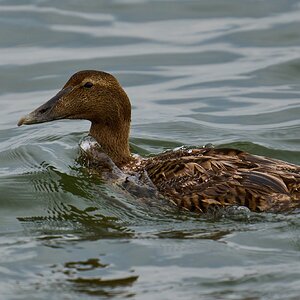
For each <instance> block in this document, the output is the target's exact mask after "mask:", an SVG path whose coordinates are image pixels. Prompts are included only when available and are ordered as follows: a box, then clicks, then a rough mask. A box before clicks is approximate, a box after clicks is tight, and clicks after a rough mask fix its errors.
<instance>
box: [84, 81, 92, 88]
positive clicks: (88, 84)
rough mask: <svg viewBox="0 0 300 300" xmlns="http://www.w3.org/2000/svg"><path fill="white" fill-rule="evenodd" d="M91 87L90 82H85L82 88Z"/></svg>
mask: <svg viewBox="0 0 300 300" xmlns="http://www.w3.org/2000/svg"><path fill="white" fill-rule="evenodd" d="M92 86H93V84H92V83H91V82H86V83H85V84H84V87H85V88H88V89H89V88H91V87H92Z"/></svg>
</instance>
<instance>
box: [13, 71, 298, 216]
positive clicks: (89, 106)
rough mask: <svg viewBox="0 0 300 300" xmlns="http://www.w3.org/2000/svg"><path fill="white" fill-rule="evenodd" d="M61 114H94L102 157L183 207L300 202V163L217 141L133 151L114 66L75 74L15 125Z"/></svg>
mask: <svg viewBox="0 0 300 300" xmlns="http://www.w3.org/2000/svg"><path fill="white" fill-rule="evenodd" d="M60 119H84V120H89V121H90V122H91V127H90V131H89V135H90V136H91V137H92V138H93V139H94V140H95V141H96V142H97V144H98V146H99V147H100V148H101V153H103V155H104V156H102V158H103V157H105V159H106V161H108V162H109V164H110V165H113V166H115V168H116V169H118V170H119V171H120V172H123V173H124V174H129V175H128V176H131V175H133V174H134V175H136V176H139V177H137V178H139V180H138V181H137V182H142V183H143V184H146V185H149V186H151V187H154V188H155V189H156V190H157V192H158V193H159V195H161V196H163V197H164V199H166V201H169V202H170V203H172V204H175V205H176V206H178V207H179V208H182V209H184V210H189V211H194V212H200V213H202V212H206V211H207V210H208V209H209V208H210V207H228V206H232V205H234V206H235V205H241V206H246V207H248V208H249V209H250V210H252V211H255V212H263V211H268V212H280V211H287V210H290V209H293V208H295V207H299V206H300V166H297V165H294V164H291V163H287V162H284V161H280V160H277V159H272V158H266V157H262V156H257V155H252V154H249V153H247V152H244V151H240V150H236V149H229V148H220V149H218V148H212V147H204V148H195V149H188V148H181V149H177V150H173V151H167V152H164V153H162V154H159V155H156V156H152V157H146V158H138V157H137V156H134V155H132V154H131V152H130V147H129V131H130V122H131V104H130V100H129V98H128V96H127V94H126V92H125V91H124V89H123V88H122V87H121V85H120V84H119V82H118V81H117V79H116V78H115V77H114V76H113V75H111V74H109V73H106V72H102V71H94V70H86V71H80V72H77V73H75V74H74V75H72V76H71V78H70V79H69V80H68V81H67V83H66V84H65V85H64V86H63V88H62V89H61V90H60V91H59V92H58V93H57V94H56V95H55V96H54V97H53V98H52V99H50V100H49V101H48V102H46V103H45V104H43V105H42V106H40V107H38V108H37V109H35V110H34V111H32V112H31V113H29V114H28V115H26V116H24V117H22V118H21V119H20V121H19V122H18V125H19V126H20V125H23V124H26V125H29V124H37V123H43V122H49V121H54V120H60ZM91 153H93V152H91ZM95 153H96V152H95ZM97 157H98V158H99V159H100V160H101V155H98V154H95V158H96V159H97ZM126 178H127V177H126Z"/></svg>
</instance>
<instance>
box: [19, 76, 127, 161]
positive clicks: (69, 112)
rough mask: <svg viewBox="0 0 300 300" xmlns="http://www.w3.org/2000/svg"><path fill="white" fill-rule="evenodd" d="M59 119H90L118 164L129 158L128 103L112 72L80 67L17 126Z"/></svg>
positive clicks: (93, 133) (93, 130)
mask: <svg viewBox="0 0 300 300" xmlns="http://www.w3.org/2000/svg"><path fill="white" fill-rule="evenodd" d="M61 119H84V120H89V121H91V123H92V124H91V128H90V135H91V136H92V137H93V138H95V139H96V141H97V142H98V143H99V144H100V145H101V147H102V149H103V151H104V152H106V153H107V154H108V155H109V156H110V157H111V158H112V160H114V162H115V163H116V164H118V165H121V164H124V163H127V162H128V161H129V160H130V157H131V156H130V151H129V142H128V138H129V130H130V120H131V105H130V101H129V98H128V96H127V95H126V93H125V91H124V90H123V88H122V87H121V85H120V84H119V82H118V81H117V79H116V78H115V77H114V76H112V75H111V74H108V73H105V72H101V71H93V70H88V71H80V72H77V73H75V74H74V75H73V76H71V78H70V79H69V80H68V81H67V83H66V84H65V85H64V87H63V88H62V89H61V90H60V91H59V92H58V93H57V94H56V95H55V96H54V97H53V98H51V99H50V100H49V101H47V102H46V103H44V104H43V105H41V106H40V107H38V108H37V109H35V110H34V111H32V112H31V113H29V114H28V115H26V116H24V117H22V118H21V119H20V120H19V122H18V126H21V125H31V124H38V123H44V122H50V121H54V120H61Z"/></svg>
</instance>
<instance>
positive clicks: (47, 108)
mask: <svg viewBox="0 0 300 300" xmlns="http://www.w3.org/2000/svg"><path fill="white" fill-rule="evenodd" d="M47 110H49V107H46V108H42V109H40V110H39V113H41V114H43V113H45V112H46V111H47Z"/></svg>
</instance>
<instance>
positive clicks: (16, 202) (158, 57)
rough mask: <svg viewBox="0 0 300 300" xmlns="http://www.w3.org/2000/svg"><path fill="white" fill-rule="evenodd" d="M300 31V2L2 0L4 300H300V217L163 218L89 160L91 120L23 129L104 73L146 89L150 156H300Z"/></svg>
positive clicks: (142, 115)
mask: <svg viewBox="0 0 300 300" xmlns="http://www.w3.org/2000/svg"><path fill="white" fill-rule="evenodd" d="M299 29H300V1H279V0H265V1H258V0H257V1H254V0H249V1H241V0H226V1H223V0H209V1H208V0H205V1H181V0H178V1H175V0H169V1H167V0H166V1H147V0H144V1H143V0H127V1H122V0H114V1H108V0H107V1H105V0H103V1H97V0H87V1H78V0H73V1H49V0H35V1H34V0H23V1H21V0H20V1H16V0H9V1H8V0H7V1H0V105H1V118H0V175H1V179H0V299H95V298H97V299H99V298H110V297H119V298H120V299H124V298H126V297H131V298H132V299H143V300H144V299H146V300H147V299H174V300H176V299H299V295H300V220H299V217H300V214H299V213H297V212H295V213H293V214H290V215H273V214H250V215H241V216H228V217H219V218H217V219H214V218H204V217H199V216H193V215H184V214H177V213H176V212H174V213H164V212H161V213H154V212H153V211H151V209H147V208H144V207H141V206H139V204H138V203H137V202H136V201H135V200H134V199H132V197H130V195H125V194H124V193H123V192H122V191H121V190H118V189H117V188H113V187H111V186H109V185H108V184H106V183H105V182H103V181H102V180H100V179H99V178H97V177H95V176H91V175H89V173H88V172H87V170H86V169H85V168H84V166H83V165H81V164H80V162H79V161H78V156H79V148H78V142H79V140H80V139H81V138H82V137H84V136H85V135H86V133H87V130H88V128H89V123H88V122H85V121H60V122H54V123H49V124H41V125H39V126H30V127H21V128H17V127H16V123H17V121H18V119H19V118H20V116H22V115H23V114H25V113H27V112H29V111H31V110H32V109H33V108H35V107H37V106H38V105H40V104H42V103H43V102H45V101H46V100H47V99H49V98H50V97H51V96H52V95H54V94H55V93H56V92H57V91H58V89H59V88H60V87H61V86H62V85H63V84H64V83H65V81H66V80H67V79H68V77H69V76H70V75H71V74H72V73H74V72H75V71H78V70H81V69H98V70H105V71H108V72H112V73H113V74H114V75H116V76H117V78H118V79H119V80H120V82H121V83H122V85H123V86H124V87H125V89H126V91H127V93H128V94H129V96H130V98H131V101H132V104H133V117H132V119H133V124H132V132H131V142H132V146H133V148H134V149H135V151H136V152H138V153H140V154H147V153H158V152H161V151H163V150H165V149H169V148H174V147H177V146H180V145H183V144H185V145H194V146H197V145H200V146H201V145H204V144H206V143H213V144H215V145H227V146H232V147H237V148H241V149H244V150H247V151H250V152H251V153H256V154H261V155H268V156H271V157H275V158H279V159H283V160H287V161H290V162H294V163H297V164H300V139H299V138H300V130H299V128H300V121H299V116H300V30H299Z"/></svg>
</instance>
